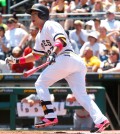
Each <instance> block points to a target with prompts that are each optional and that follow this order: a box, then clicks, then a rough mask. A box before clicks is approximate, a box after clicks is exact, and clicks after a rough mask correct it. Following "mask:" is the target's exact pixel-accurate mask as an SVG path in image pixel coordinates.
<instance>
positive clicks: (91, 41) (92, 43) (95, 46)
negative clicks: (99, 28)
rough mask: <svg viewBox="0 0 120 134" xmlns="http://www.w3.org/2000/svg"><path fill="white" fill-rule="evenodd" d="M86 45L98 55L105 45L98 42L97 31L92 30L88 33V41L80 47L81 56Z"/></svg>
mask: <svg viewBox="0 0 120 134" xmlns="http://www.w3.org/2000/svg"><path fill="white" fill-rule="evenodd" d="M86 47H90V48H91V49H92V50H93V55H94V56H97V57H99V56H100V53H101V52H102V51H103V50H104V49H106V48H105V46H104V45H103V44H101V43H99V42H98V33H97V32H95V31H93V32H91V33H89V35H88V41H87V42H85V43H84V44H83V46H82V47H81V49H80V56H81V57H83V54H84V51H85V48H86Z"/></svg>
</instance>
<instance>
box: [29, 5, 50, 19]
mask: <svg viewBox="0 0 120 134" xmlns="http://www.w3.org/2000/svg"><path fill="white" fill-rule="evenodd" d="M32 11H38V17H39V18H40V19H42V20H48V19H49V10H48V8H47V7H46V6H44V5H42V4H39V3H37V4H34V5H33V6H32V7H31V9H29V10H28V12H27V13H28V14H31V12H32Z"/></svg>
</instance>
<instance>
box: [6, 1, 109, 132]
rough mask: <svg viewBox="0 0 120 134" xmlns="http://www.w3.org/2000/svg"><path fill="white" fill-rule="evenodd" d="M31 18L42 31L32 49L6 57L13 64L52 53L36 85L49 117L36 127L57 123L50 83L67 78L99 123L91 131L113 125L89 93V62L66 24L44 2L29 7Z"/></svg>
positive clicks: (101, 129) (83, 104)
mask: <svg viewBox="0 0 120 134" xmlns="http://www.w3.org/2000/svg"><path fill="white" fill-rule="evenodd" d="M29 13H30V14H31V21H32V22H33V24H34V25H35V26H36V27H39V29H40V31H39V32H38V35H37V37H36V43H35V46H34V49H33V51H32V53H30V54H28V55H27V56H25V57H21V58H18V59H16V58H11V57H8V58H7V59H6V61H7V62H9V64H14V63H20V64H23V63H28V62H33V61H35V60H38V59H39V58H41V57H42V56H44V55H47V56H48V59H47V60H48V61H49V63H50V64H49V66H48V67H47V68H46V69H44V71H43V72H42V73H41V74H40V76H39V77H38V79H37V81H36V82H35V88H36V91H37V94H38V96H39V99H40V101H41V105H42V108H43V111H44V114H45V118H44V119H43V120H42V121H41V122H39V123H38V124H35V127H36V128H39V127H44V126H50V125H55V124H57V123H58V119H57V115H56V114H55V112H54V110H53V105H52V103H51V100H50V93H49V90H48V87H49V86H51V85H53V84H54V83H55V82H57V81H59V80H61V79H63V78H64V79H66V81H67V82H68V84H69V86H70V88H71V90H72V92H73V94H74V96H75V98H76V99H77V101H78V102H79V103H80V104H81V105H82V106H83V107H84V108H85V109H86V110H87V111H88V112H89V114H90V116H91V117H92V119H93V121H94V123H95V127H94V129H93V130H91V132H101V131H103V130H104V129H105V128H106V127H108V126H109V121H108V119H107V118H106V117H105V116H104V115H103V114H102V113H101V111H100V109H99V108H98V106H97V105H96V104H95V102H94V101H93V100H92V99H91V98H90V97H89V96H88V95H87V93H86V83H85V76H86V66H85V64H84V62H83V61H82V59H81V58H80V57H79V56H78V55H76V54H75V53H74V52H73V50H72V47H71V44H70V42H69V40H68V37H67V35H66V33H65V31H64V29H63V27H62V26H61V25H60V24H59V23H58V22H55V21H51V20H49V10H48V9H47V7H45V6H43V5H41V4H34V5H33V6H32V8H31V9H30V10H29Z"/></svg>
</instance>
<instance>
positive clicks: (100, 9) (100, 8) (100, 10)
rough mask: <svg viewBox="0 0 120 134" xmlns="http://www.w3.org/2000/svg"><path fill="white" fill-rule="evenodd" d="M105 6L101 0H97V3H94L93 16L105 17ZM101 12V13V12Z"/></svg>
mask: <svg viewBox="0 0 120 134" xmlns="http://www.w3.org/2000/svg"><path fill="white" fill-rule="evenodd" d="M104 11H105V10H104V8H103V4H102V1H101V0H97V1H96V2H95V4H94V5H93V8H92V10H91V13H92V16H93V17H104V14H102V13H104ZM99 13H100V14H99Z"/></svg>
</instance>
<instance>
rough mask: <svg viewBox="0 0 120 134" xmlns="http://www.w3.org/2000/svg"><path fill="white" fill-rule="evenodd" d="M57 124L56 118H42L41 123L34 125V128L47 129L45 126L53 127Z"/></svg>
mask: <svg viewBox="0 0 120 134" xmlns="http://www.w3.org/2000/svg"><path fill="white" fill-rule="evenodd" d="M57 123H58V119H57V118H52V119H51V118H50V119H47V118H44V119H43V120H42V121H41V122H39V123H37V124H35V128H42V127H47V126H54V125H56V124H57Z"/></svg>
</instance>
